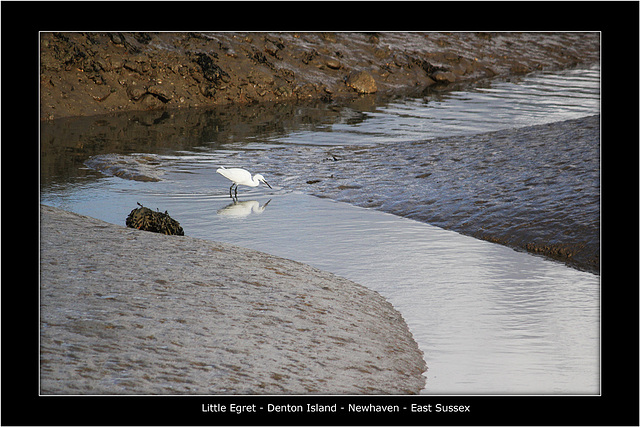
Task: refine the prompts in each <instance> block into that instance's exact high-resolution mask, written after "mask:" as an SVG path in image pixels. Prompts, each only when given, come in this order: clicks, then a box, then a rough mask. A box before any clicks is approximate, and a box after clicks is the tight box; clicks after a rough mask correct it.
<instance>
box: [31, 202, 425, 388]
mask: <svg viewBox="0 0 640 427" xmlns="http://www.w3.org/2000/svg"><path fill="white" fill-rule="evenodd" d="M40 214H41V226H40V227H41V228H40V238H41V249H40V278H41V281H40V300H41V311H40V315H41V329H40V340H41V341H40V342H41V353H40V387H41V393H43V394H389V393H391V394H406V393H418V392H419V391H420V389H421V388H423V387H424V384H425V379H424V377H423V376H422V372H423V371H424V370H425V369H426V365H425V362H424V360H423V357H422V352H421V351H420V350H419V349H418V346H417V344H416V342H415V341H414V339H413V337H412V335H411V333H410V332H409V330H408V328H407V326H406V323H405V321H404V320H403V318H402V316H401V315H400V313H398V312H397V311H396V310H395V309H394V308H393V307H392V306H391V304H389V303H388V302H387V301H386V300H385V299H384V298H383V297H381V296H380V295H379V294H378V293H376V292H374V291H371V290H369V289H367V288H365V287H363V286H360V285H357V284H355V283H353V282H350V281H348V280H346V279H342V278H339V277H337V276H335V275H332V274H329V273H325V272H322V271H320V270H317V269H314V268H312V267H309V266H307V265H304V264H301V263H298V262H294V261H290V260H286V259H282V258H278V257H275V256H271V255H268V254H265V253H261V252H256V251H253V250H249V249H243V248H240V247H236V246H232V245H227V244H222V243H213V242H208V241H204V240H199V239H193V238H189V237H178V236H165V235H159V234H155V233H149V232H143V231H138V230H133V229H129V228H125V227H121V226H117V225H113V224H108V223H105V222H102V221H99V220H96V219H93V218H88V217H83V216H81V215H77V214H73V213H70V212H66V211H63V210H60V209H56V208H52V207H48V206H45V205H41V209H40Z"/></svg>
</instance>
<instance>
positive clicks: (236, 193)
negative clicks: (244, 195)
mask: <svg viewBox="0 0 640 427" xmlns="http://www.w3.org/2000/svg"><path fill="white" fill-rule="evenodd" d="M236 200H238V186H237V185H236Z"/></svg>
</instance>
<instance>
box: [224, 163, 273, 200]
mask: <svg viewBox="0 0 640 427" xmlns="http://www.w3.org/2000/svg"><path fill="white" fill-rule="evenodd" d="M216 172H217V173H219V174H220V175H222V176H224V177H225V178H227V179H228V180H229V181H232V182H233V184H231V187H229V197H231V198H232V199H233V196H232V195H231V190H232V189H233V186H234V185H235V186H236V192H235V195H236V200H237V199H238V185H246V186H248V187H257V186H258V185H260V183H261V182H263V183H265V184H266V185H267V187H269V188H271V186H270V185H269V183H268V182H267V181H266V180H265V179H264V177H263V176H262V175H260V174H259V173H257V174H255V175H254V176H253V177H251V172H249V171H248V170H245V169H240V168H229V169H227V168H225V167H224V166H223V167H221V168H220V169H218V170H217V171H216Z"/></svg>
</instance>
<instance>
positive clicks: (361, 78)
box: [346, 71, 378, 93]
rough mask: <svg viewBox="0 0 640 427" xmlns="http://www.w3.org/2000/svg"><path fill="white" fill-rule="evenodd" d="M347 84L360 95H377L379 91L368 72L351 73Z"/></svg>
mask: <svg viewBox="0 0 640 427" xmlns="http://www.w3.org/2000/svg"><path fill="white" fill-rule="evenodd" d="M346 84H347V86H349V87H350V88H352V89H355V90H356V91H357V92H358V93H376V92H377V91H378V87H377V86H376V81H375V80H374V79H373V77H372V76H371V74H369V73H368V72H366V71H359V72H355V73H351V74H350V75H349V77H348V78H347V81H346Z"/></svg>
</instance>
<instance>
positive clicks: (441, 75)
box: [431, 71, 456, 83]
mask: <svg viewBox="0 0 640 427" xmlns="http://www.w3.org/2000/svg"><path fill="white" fill-rule="evenodd" d="M431 78H432V79H433V80H435V81H436V82H439V83H453V82H455V81H456V75H455V74H454V73H453V72H451V71H438V72H436V73H433V74H432V75H431Z"/></svg>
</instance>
